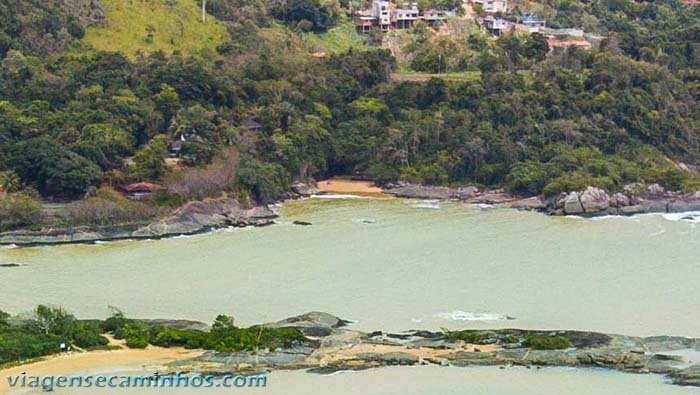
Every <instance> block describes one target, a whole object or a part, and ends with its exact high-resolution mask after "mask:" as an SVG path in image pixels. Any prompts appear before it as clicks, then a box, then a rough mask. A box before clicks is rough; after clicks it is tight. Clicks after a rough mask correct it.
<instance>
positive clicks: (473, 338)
mask: <svg viewBox="0 0 700 395" xmlns="http://www.w3.org/2000/svg"><path fill="white" fill-rule="evenodd" d="M446 334H447V339H448V340H449V341H452V342H455V341H463V342H466V343H470V344H480V343H481V342H483V341H484V340H486V339H488V338H489V337H490V334H489V333H488V332H475V331H454V332H451V331H446Z"/></svg>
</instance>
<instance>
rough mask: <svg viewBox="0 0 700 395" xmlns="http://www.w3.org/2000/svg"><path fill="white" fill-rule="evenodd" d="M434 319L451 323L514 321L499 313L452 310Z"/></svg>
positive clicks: (512, 318)
mask: <svg viewBox="0 0 700 395" xmlns="http://www.w3.org/2000/svg"><path fill="white" fill-rule="evenodd" d="M435 316H436V317H438V318H442V319H445V320H451V321H507V320H514V319H515V318H514V317H510V316H507V315H505V314H500V313H490V312H474V311H462V310H454V311H452V312H449V313H438V314H435Z"/></svg>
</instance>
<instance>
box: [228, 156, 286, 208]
mask: <svg viewBox="0 0 700 395" xmlns="http://www.w3.org/2000/svg"><path fill="white" fill-rule="evenodd" d="M238 183H239V185H240V187H241V188H243V189H244V190H247V191H249V192H250V193H251V195H252V197H253V198H254V199H255V200H256V201H258V202H260V203H270V202H272V201H274V200H275V199H277V198H278V197H280V196H281V195H282V194H283V193H285V192H286V191H287V188H288V187H289V173H287V170H285V169H284V167H282V166H280V165H278V164H276V163H267V162H261V161H259V160H257V159H255V158H252V157H249V158H247V159H244V160H243V161H242V164H241V168H240V170H239V171H238Z"/></svg>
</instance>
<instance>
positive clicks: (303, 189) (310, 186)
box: [290, 181, 320, 197]
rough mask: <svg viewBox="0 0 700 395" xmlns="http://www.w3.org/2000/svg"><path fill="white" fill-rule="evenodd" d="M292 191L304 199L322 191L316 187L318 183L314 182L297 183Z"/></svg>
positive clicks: (293, 185) (292, 187)
mask: <svg viewBox="0 0 700 395" xmlns="http://www.w3.org/2000/svg"><path fill="white" fill-rule="evenodd" d="M290 189H291V190H292V192H294V193H295V194H297V195H299V196H303V197H309V196H311V195H315V194H317V193H319V192H320V190H319V189H318V188H317V187H316V182H313V181H312V182H309V183H303V182H299V181H297V182H295V183H294V184H292V186H291V188H290Z"/></svg>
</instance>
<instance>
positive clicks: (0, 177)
mask: <svg viewBox="0 0 700 395" xmlns="http://www.w3.org/2000/svg"><path fill="white" fill-rule="evenodd" d="M0 187H1V188H2V190H3V191H5V192H7V193H12V192H17V191H18V190H19V189H20V188H21V187H22V180H20V179H19V176H18V175H17V173H15V172H14V171H12V170H9V171H6V172H4V173H2V174H0Z"/></svg>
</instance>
